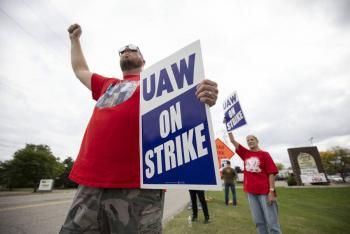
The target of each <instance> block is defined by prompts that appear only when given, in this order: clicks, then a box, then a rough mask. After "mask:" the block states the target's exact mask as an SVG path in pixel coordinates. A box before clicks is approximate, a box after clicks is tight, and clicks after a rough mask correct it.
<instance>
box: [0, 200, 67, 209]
mask: <svg viewBox="0 0 350 234" xmlns="http://www.w3.org/2000/svg"><path fill="white" fill-rule="evenodd" d="M70 202H72V199H70V200H63V201H56V202H45V203H39V204H33V205H23V206H12V207H5V208H0V212H2V211H10V210H19V209H26V208H34V207H42V206H53V205H59V204H64V203H70Z"/></svg>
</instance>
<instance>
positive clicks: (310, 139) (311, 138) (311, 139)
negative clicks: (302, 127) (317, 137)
mask: <svg viewBox="0 0 350 234" xmlns="http://www.w3.org/2000/svg"><path fill="white" fill-rule="evenodd" d="M313 140H314V137H310V138H309V141H310V145H313V143H312V141H313Z"/></svg>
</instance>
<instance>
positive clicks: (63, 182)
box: [55, 157, 78, 188]
mask: <svg viewBox="0 0 350 234" xmlns="http://www.w3.org/2000/svg"><path fill="white" fill-rule="evenodd" d="M73 164H74V160H73V159H72V158H71V157H68V158H66V159H65V160H63V165H64V167H65V169H64V171H63V173H62V174H61V175H60V176H59V179H57V180H56V181H55V186H57V187H63V188H76V187H78V184H77V183H75V182H73V181H72V180H70V179H69V178H68V176H69V174H70V171H71V170H72V167H73Z"/></svg>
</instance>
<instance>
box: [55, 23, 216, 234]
mask: <svg viewBox="0 0 350 234" xmlns="http://www.w3.org/2000/svg"><path fill="white" fill-rule="evenodd" d="M68 33H69V38H70V41H71V63H72V68H73V71H74V74H75V76H76V77H77V78H78V79H79V80H80V81H81V83H82V84H83V85H84V86H85V87H86V88H87V89H89V90H90V91H91V94H92V98H93V99H94V100H96V106H95V108H94V111H93V114H92V116H91V119H90V121H89V124H88V126H87V128H86V131H85V134H84V138H83V141H82V143H81V147H80V151H79V155H78V157H77V159H76V161H75V163H74V166H73V169H72V171H71V173H70V175H69V178H70V179H71V180H73V181H75V182H76V183H78V184H79V188H78V191H77V193H76V195H75V197H74V199H73V203H72V206H71V208H70V210H69V211H68V214H67V217H66V220H65V222H64V224H63V226H62V228H61V231H60V234H74V233H102V234H107V233H162V216H163V208H164V191H163V190H161V189H141V188H140V150H139V135H140V133H139V123H140V121H139V117H140V73H141V72H142V70H143V67H144V65H145V60H144V58H143V55H142V53H141V51H140V49H139V47H137V46H135V45H132V44H129V45H126V46H123V47H122V48H120V49H119V53H118V56H119V58H120V68H121V70H122V72H123V77H122V79H117V78H108V77H104V76H101V75H98V74H97V73H93V72H92V71H90V69H89V67H88V64H87V62H86V60H85V57H84V55H83V51H82V48H81V44H80V36H81V34H82V30H81V27H80V26H79V25H78V24H73V25H71V26H70V27H69V28H68ZM120 36H123V33H120ZM154 49H155V50H157V49H158V48H154ZM217 93H218V90H217V84H216V83H215V82H213V81H210V80H204V81H202V82H201V83H200V84H199V85H198V86H197V92H196V96H197V98H198V99H199V101H201V102H203V103H206V104H208V105H209V106H212V105H214V104H215V102H216V99H217ZM71 95H72V96H74V93H73V94H71Z"/></svg>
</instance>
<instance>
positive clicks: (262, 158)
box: [229, 132, 282, 233]
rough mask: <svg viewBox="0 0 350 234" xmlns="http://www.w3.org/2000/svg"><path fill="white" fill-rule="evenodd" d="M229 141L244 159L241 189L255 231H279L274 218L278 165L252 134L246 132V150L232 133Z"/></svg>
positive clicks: (277, 223)
mask: <svg viewBox="0 0 350 234" xmlns="http://www.w3.org/2000/svg"><path fill="white" fill-rule="evenodd" d="M229 137H230V141H231V143H232V144H233V145H234V146H235V148H236V153H237V154H238V155H239V156H240V157H241V158H242V160H243V161H244V192H246V193H247V197H248V201H249V206H250V209H251V212H252V215H253V219H254V222H255V224H256V227H257V230H258V232H259V233H282V231H281V227H280V224H279V221H278V208H277V202H276V191H275V175H276V174H277V173H278V169H277V167H276V165H275V163H274V162H273V160H272V158H271V156H270V154H269V153H268V152H266V151H262V150H261V149H260V148H259V141H258V138H257V137H256V136H253V135H249V136H247V138H246V139H247V144H248V147H249V150H248V149H246V148H245V147H243V146H242V145H241V144H239V143H238V142H237V141H236V140H235V138H234V136H233V134H232V133H231V132H230V133H229Z"/></svg>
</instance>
